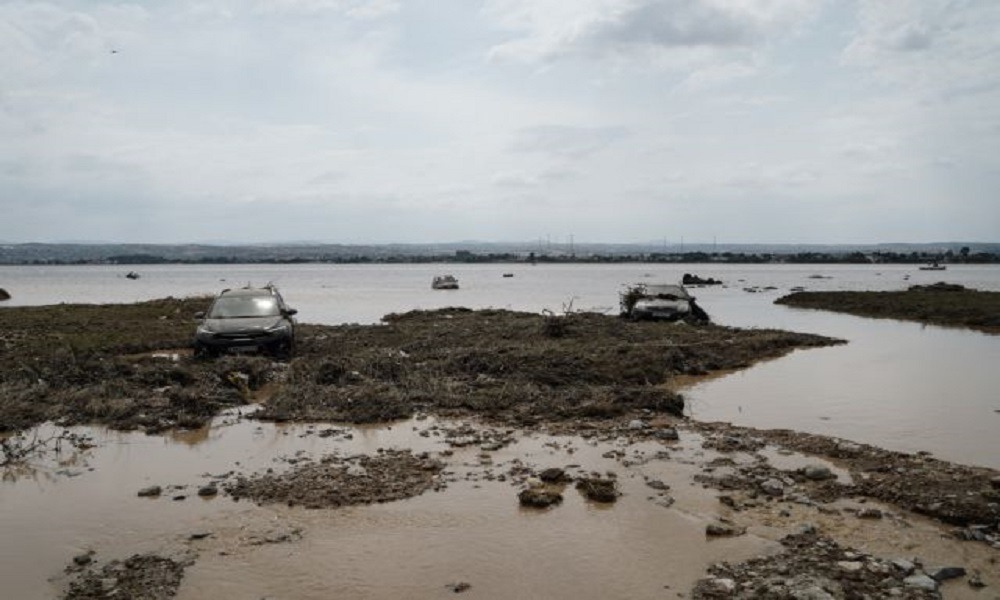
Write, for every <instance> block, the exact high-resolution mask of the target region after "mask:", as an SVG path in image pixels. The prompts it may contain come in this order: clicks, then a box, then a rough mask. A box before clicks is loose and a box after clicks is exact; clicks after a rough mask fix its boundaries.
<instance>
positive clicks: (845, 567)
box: [837, 560, 865, 573]
mask: <svg viewBox="0 0 1000 600" xmlns="http://www.w3.org/2000/svg"><path fill="white" fill-rule="evenodd" d="M837 566H838V567H840V570H841V571H847V572H848V573H856V572H857V571H860V570H861V569H862V568H863V567H864V566H865V565H864V563H861V562H859V561H856V560H842V561H839V562H838V563H837Z"/></svg>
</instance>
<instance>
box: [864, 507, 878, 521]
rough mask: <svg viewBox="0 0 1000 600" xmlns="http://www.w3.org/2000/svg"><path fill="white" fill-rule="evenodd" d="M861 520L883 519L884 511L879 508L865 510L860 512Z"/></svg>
mask: <svg viewBox="0 0 1000 600" xmlns="http://www.w3.org/2000/svg"><path fill="white" fill-rule="evenodd" d="M858 518H859V519H881V518H882V511H880V510H879V509H877V508H865V509H862V510H860V511H858Z"/></svg>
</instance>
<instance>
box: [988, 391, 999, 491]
mask: <svg viewBox="0 0 1000 600" xmlns="http://www.w3.org/2000/svg"><path fill="white" fill-rule="evenodd" d="M996 412H1000V410H998V411H996ZM990 485H991V486H993V489H995V490H1000V475H997V476H996V477H994V478H993V479H990Z"/></svg>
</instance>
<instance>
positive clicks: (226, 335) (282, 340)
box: [194, 285, 297, 357]
mask: <svg viewBox="0 0 1000 600" xmlns="http://www.w3.org/2000/svg"><path fill="white" fill-rule="evenodd" d="M296 312H297V311H296V310H295V309H294V308H288V306H287V305H285V301H284V299H283V298H282V297H281V294H279V293H278V290H277V288H275V287H274V286H273V285H266V286H264V287H262V288H253V287H249V286H248V287H245V288H239V289H234V290H222V293H220V294H219V295H218V296H217V297H216V298H215V300H214V301H213V302H212V306H211V307H209V309H208V312H207V313H197V314H196V315H195V317H196V318H198V319H200V320H201V323H200V324H199V325H198V330H197V331H196V332H195V337H194V353H195V356H215V355H217V354H220V353H222V352H257V351H264V352H267V353H268V354H272V355H274V356H278V357H289V356H291V354H292V351H293V350H294V348H295V319H293V318H292V315H294V314H295V313H296Z"/></svg>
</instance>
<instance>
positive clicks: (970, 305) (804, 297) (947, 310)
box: [775, 283, 1000, 334]
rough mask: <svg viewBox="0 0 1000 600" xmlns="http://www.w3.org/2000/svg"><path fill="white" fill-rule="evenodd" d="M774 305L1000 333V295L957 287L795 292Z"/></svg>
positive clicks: (928, 286) (944, 284) (941, 285)
mask: <svg viewBox="0 0 1000 600" xmlns="http://www.w3.org/2000/svg"><path fill="white" fill-rule="evenodd" d="M775 302H776V303H777V304H784V305H786V306H791V307H795V308H812V309H820V310H830V311H836V312H844V313H849V314H852V315H858V316H862V317H875V318H886V319H902V320H907V321H918V322H920V323H927V324H929V325H943V326H946V327H963V328H969V329H975V330H978V331H984V332H987V333H994V334H995V333H1000V292H983V291H978V290H971V289H968V288H965V287H963V286H961V285H957V284H948V283H936V284H932V285H915V286H911V287H910V288H909V289H907V290H905V291H892V292H796V293H793V294H789V295H788V296H783V297H781V298H778V300H776V301H775Z"/></svg>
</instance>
